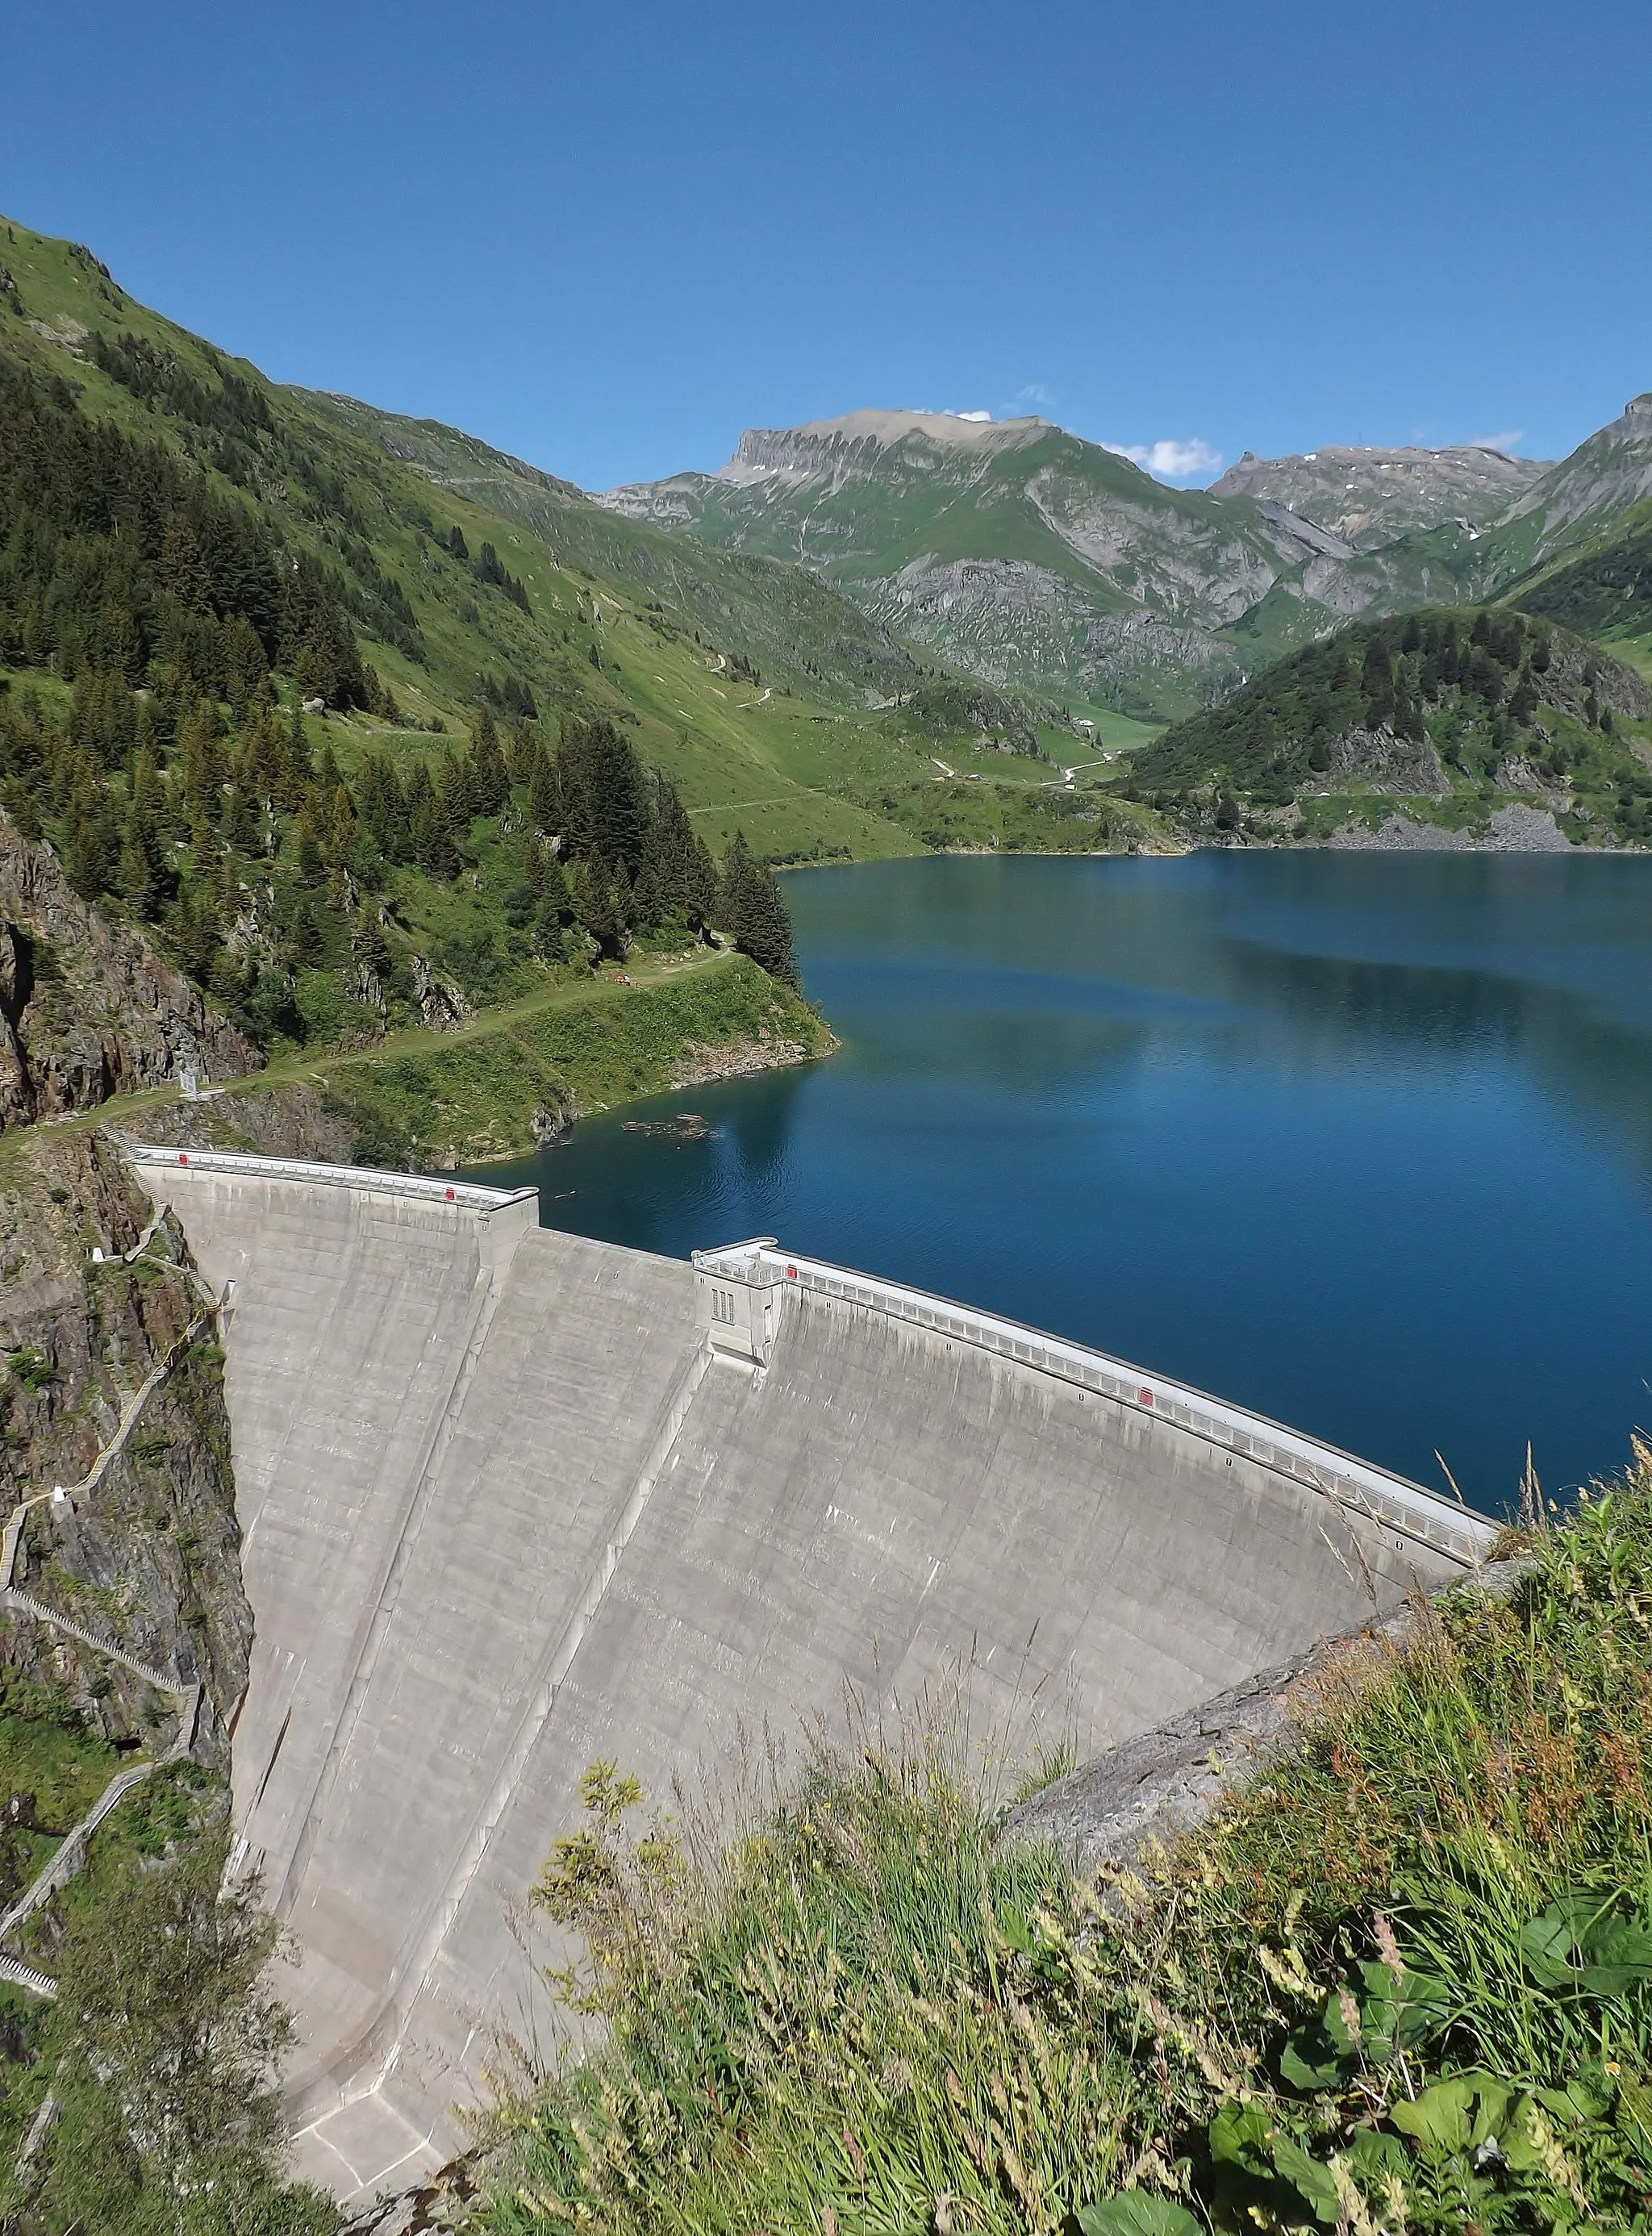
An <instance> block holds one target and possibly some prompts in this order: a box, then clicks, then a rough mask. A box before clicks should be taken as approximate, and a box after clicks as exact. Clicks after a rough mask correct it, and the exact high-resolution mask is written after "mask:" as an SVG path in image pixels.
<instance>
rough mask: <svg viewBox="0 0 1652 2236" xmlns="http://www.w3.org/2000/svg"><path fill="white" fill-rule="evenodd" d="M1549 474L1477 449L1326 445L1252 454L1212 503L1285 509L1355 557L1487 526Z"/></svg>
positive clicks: (1216, 486) (1542, 466) (1218, 486)
mask: <svg viewBox="0 0 1652 2236" xmlns="http://www.w3.org/2000/svg"><path fill="white" fill-rule="evenodd" d="M1549 471H1550V468H1549V466H1548V464H1546V463H1544V462H1543V460H1540V459H1533V458H1514V457H1509V456H1508V455H1507V454H1506V453H1505V452H1504V451H1502V450H1487V449H1485V448H1484V446H1482V445H1479V444H1464V445H1462V446H1460V447H1458V448H1457V449H1455V450H1412V449H1405V450H1376V449H1372V448H1369V447H1359V448H1351V447H1349V446H1348V445H1346V444H1327V445H1326V448H1325V449H1324V450H1306V451H1304V452H1303V453H1302V454H1301V455H1300V457H1285V458H1259V457H1255V456H1254V454H1253V453H1252V452H1251V451H1249V450H1247V451H1246V453H1245V455H1244V457H1242V458H1241V460H1240V461H1239V464H1237V465H1235V466H1229V467H1228V469H1227V472H1226V473H1225V474H1224V475H1223V476H1222V477H1221V480H1220V481H1218V482H1214V483H1212V484H1211V491H1210V493H1211V495H1212V496H1213V497H1256V498H1259V499H1260V500H1263V501H1265V502H1271V503H1278V504H1281V505H1283V506H1285V507H1287V509H1288V510H1290V511H1291V512H1293V513H1294V514H1296V515H1297V516H1299V517H1300V518H1301V519H1304V520H1307V521H1312V522H1314V523H1317V524H1318V525H1319V526H1320V528H1326V529H1331V530H1332V532H1333V534H1334V535H1335V536H1338V537H1339V539H1340V540H1341V541H1342V542H1344V543H1346V544H1347V545H1349V546H1350V547H1351V548H1352V549H1354V550H1357V551H1374V550H1376V549H1379V547H1380V546H1381V545H1382V544H1385V543H1393V542H1395V541H1396V540H1397V539H1398V538H1399V536H1410V535H1412V534H1413V533H1414V532H1415V531H1416V530H1418V529H1429V528H1438V527H1440V526H1441V525H1442V524H1443V523H1445V522H1446V521H1451V520H1462V521H1466V522H1467V523H1469V524H1470V525H1471V526H1472V527H1475V528H1489V527H1491V525H1492V524H1493V523H1495V522H1497V521H1499V520H1501V519H1503V518H1504V516H1505V514H1507V513H1508V512H1509V511H1510V510H1512V509H1513V508H1514V507H1515V506H1516V505H1517V504H1518V503H1519V502H1520V501H1521V499H1522V498H1523V497H1524V496H1525V495H1526V494H1527V492H1528V491H1529V490H1530V489H1532V488H1533V487H1534V486H1535V484H1536V483H1537V482H1539V481H1540V480H1541V479H1542V478H1543V475H1544V474H1546V473H1548V472H1549Z"/></svg>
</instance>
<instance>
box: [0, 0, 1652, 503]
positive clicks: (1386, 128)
mask: <svg viewBox="0 0 1652 2236" xmlns="http://www.w3.org/2000/svg"><path fill="white" fill-rule="evenodd" d="M5 25H6V27H5V30H4V33H3V66H0V117H3V123H0V207H3V208H4V210H5V211H6V212H7V214H10V215H12V216H15V217H17V218H20V219H22V220H23V221H24V222H25V223H27V224H29V225H31V226H35V227H38V228H40V229H41V230H43V231H45V232H49V233H63V234H68V235H69V236H70V237H71V238H74V239H77V240H85V241H86V242H88V243H89V244H90V246H91V247H93V248H94V249H95V251H96V252H97V253H98V254H99V255H101V256H102V258H103V259H104V260H105V261H106V262H108V263H109V265H110V266H111V267H112V268H113V269H114V271H115V275H116V277H117V278H118V279H121V280H122V282H123V284H124V285H126V286H128V287H129V288H130V289H131V290H132V291H133V292H134V293H136V294H137V295H139V296H140V297H141V298H142V299H144V300H146V301H148V302H149V303H151V304H153V305H154V306H155V307H156V308H157V309H160V310H162V311H165V312H168V314H169V315H170V316H172V317H174V318H175V319H180V320H181V321H182V322H183V323H184V324H185V325H187V326H192V327H194V328H195V329H196V330H197V331H199V332H203V333H205V334H207V335H209V336H210V337H211V338H212V339H214V340H215V341H217V342H219V343H220V344H221V345H224V346H225V347H227V348H229V349H231V350H233V351H235V352H240V353H241V354H243V355H245V356H247V357H250V358H253V359H254V360H255V361H256V362H257V363H258V364H259V365H261V366H262V367H263V368H264V369H265V370H266V371H267V372H269V373H271V374H272V375H273V376H275V377H276V378H281V379H287V380H295V381H301V382H304V383H306V384H308V385H313V386H316V387H323V388H332V389H341V390H346V391H351V392H352V393H354V394H356V395H359V396H363V397H366V398H371V399H372V401H374V402H375V403H378V404H385V405H389V406H392V407H393V408H395V409H398V410H400V411H411V412H417V413H423V414H430V415H431V416H433V417H435V418H441V419H445V420H449V421H451V422H453V423H455V424H458V425H460V426H463V427H466V428H469V429H471V430H472V431H474V432H476V433H477V434H480V435H482V436H484V437H486V438H487V439H489V440H490V441H491V442H494V443H496V444H500V445H501V446H502V447H503V448H505V449H507V450H514V451H517V452H518V453H519V454H521V455H522V456H523V457H528V458H530V459H532V460H533V461H534V462H535V463H536V464H541V465H543V466H546V467H549V468H550V469H551V470H553V471H556V472H558V473H563V474H566V475H567V476H569V477H570V478H572V479H573V480H576V481H578V482H580V483H583V484H584V485H586V486H587V487H595V488H601V487H606V486H608V485H609V484H610V483H615V482H617V481H622V480H632V479H638V478H642V477H652V476H655V475H658V474H662V473H667V472H670V471H672V470H674V469H675V468H677V467H680V466H687V465H694V466H712V465H714V464H718V463H719V462H720V461H721V459H722V458H723V457H726V456H727V453H728V452H729V450H731V449H732V448H733V446H734V441H735V439H736V437H738V435H739V432H740V429H741V427H743V426H747V425H760V426H777V425H787V424H792V423H793V422H795V421H798V420H802V419H807V418H817V417H824V416H827V415H830V414H833V413H836V412H839V411H847V410H851V409H852V408H854V407H855V406H857V405H859V404H883V405H888V404H896V405H918V406H920V407H925V408H930V409H937V408H940V409H947V408H950V409H954V410H960V411H968V410H975V411H991V412H993V413H994V415H995V416H997V415H1002V414H1004V413H1005V412H1009V411H1016V410H1022V411H1025V410H1029V409H1030V410H1037V411H1043V412H1044V413H1046V414H1047V415H1048V416H1049V417H1050V418H1056V419H1058V420H1059V421H1061V422H1062V424H1063V425H1066V426H1070V427H1071V428H1073V429H1075V430H1076V431H1077V432H1079V433H1081V434H1083V435H1086V436H1089V437H1092V438H1094V439H1096V440H1098V441H1108V442H1113V443H1116V444H1136V445H1149V444H1155V443H1168V444H1192V443H1194V442H1195V441H1196V442H1199V443H1202V444H1206V445H1208V446H1209V448H1210V450H1213V451H1215V452H1220V453H1221V456H1222V457H1226V458H1227V459H1232V458H1234V457H1237V456H1238V455H1239V453H1240V451H1241V450H1243V449H1245V448H1246V447H1247V446H1248V447H1249V448H1251V449H1253V450H1258V451H1260V452H1261V453H1263V454H1264V455H1268V454H1273V453H1276V452H1279V451H1281V450H1302V449H1311V448H1313V447H1314V446H1315V445H1316V444H1320V443H1322V442H1333V441H1339V440H1340V441H1347V442H1370V443H1401V442H1422V443H1447V442H1455V441H1464V440H1468V439H1483V438H1487V437H1503V438H1504V439H1505V440H1506V441H1507V442H1508V443H1510V444H1516V445H1517V446H1518V447H1519V448H1521V449H1523V450H1525V451H1526V452H1527V453H1528V454H1530V455H1533V456H1556V455H1558V454H1561V453H1563V452H1564V451H1565V450H1569V449H1570V447H1571V446H1572V444H1575V443H1576V442H1577V441H1578V440H1580V439H1581V437H1583V435H1585V434H1587V433H1588V432H1589V431H1590V430H1591V429H1592V428H1594V427H1596V425H1598V424H1601V423H1602V422H1603V421H1604V420H1606V419H1608V418H1612V417H1613V416H1615V415H1616V412H1617V411H1618V410H1619V409H1620V408H1621V406H1622V404H1623V402H1624V400H1625V398H1627V397H1629V396H1630V395H1632V394H1634V393H1636V392H1637V391H1641V390H1642V389H1646V388H1649V387H1652V284H1649V282H1652V270H1649V263H1652V255H1649V250H1652V221H1649V194H1648V187H1647V174H1646V156H1647V148H1648V141H1649V129H1652V7H1649V6H1648V4H1647V0H1568V4H1567V5H1565V6H1564V7H1563V6H1561V5H1560V4H1559V0H1544V4H1541V5H1540V4H1537V0H1428V4H1421V0H1391V4H1390V5H1388V6H1387V7H1384V8H1378V7H1374V6H1371V5H1362V6H1357V7H1356V6H1353V5H1350V4H1347V0H1319V4H1307V0H1250V4H1249V5H1237V4H1234V0H1220V4H1211V0H1168V4H1160V5H1157V6H1149V5H1145V4H1142V0H1137V4H1135V5H1133V6H1129V7H1123V6H1120V5H1117V4H1116V0H1046V4H1044V5H1043V6H1041V7H1028V6H1023V7H1019V8H1012V7H1003V6H1000V7H994V8H987V7H984V6H983V5H980V4H979V0H955V4H953V5H951V6H950V7H942V6H939V5H932V4H929V0H917V4H909V0H881V4H877V5H868V4H866V0H833V4H832V5H831V6H819V5H816V6H811V7H808V8H804V7H798V6H792V7H787V6H785V5H779V6H777V5H776V4H774V0H769V4H767V5H765V6H759V5H757V4H754V0H697V4H688V0H678V4H674V5H666V4H647V0H606V4H602V3H601V0H599V4H590V5H583V6H573V5H569V4H566V0H541V4H538V5H530V4H525V0H512V4H486V0H483V4H473V5H471V6H470V7H465V8H460V7H455V6H453V5H451V4H450V5H448V6H444V7H437V6H434V5H431V4H430V0H399V4H398V5H396V6H394V7H392V6H388V5H374V4H352V0H336V4H332V5H329V6H322V5H319V4H316V0H286V4H279V0H278V4H274V5H266V6H264V7H261V8H257V9H251V8H240V7H234V6H231V7H225V6H223V5H222V4H221V0H220V4H216V5H214V6H211V7H208V6H206V5H203V4H201V0H187V4H177V5H172V4H168V0H161V4H160V5H159V6H158V7H151V8H134V7H131V6H130V5H121V6H115V5H113V4H109V3H108V0H10V4H9V6H8V7H7V9H6V16H5ZM1204 478H1208V475H1206V476H1204Z"/></svg>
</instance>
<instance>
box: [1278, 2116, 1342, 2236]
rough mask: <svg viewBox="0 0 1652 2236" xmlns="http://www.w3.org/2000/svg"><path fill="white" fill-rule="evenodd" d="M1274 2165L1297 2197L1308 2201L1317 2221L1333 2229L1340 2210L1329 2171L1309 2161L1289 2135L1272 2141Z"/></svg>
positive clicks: (1316, 2162)
mask: <svg viewBox="0 0 1652 2236" xmlns="http://www.w3.org/2000/svg"><path fill="white" fill-rule="evenodd" d="M1273 2148H1274V2165H1275V2167H1277V2168H1278V2169H1279V2171H1280V2174H1282V2175H1283V2176H1284V2178H1285V2180H1287V2181H1288V2182H1289V2183H1290V2185H1291V2187H1292V2188H1293V2190H1295V2192H1296V2193H1297V2194H1298V2196H1299V2197H1302V2198H1305V2199H1306V2200H1307V2204H1308V2208H1309V2210H1310V2211H1311V2212H1312V2213H1313V2217H1314V2219H1315V2220H1322V2221H1324V2222H1325V2224H1326V2226H1327V2227H1331V2228H1334V2227H1335V2226H1336V2224H1337V2221H1338V2220H1339V2218H1340V2217H1341V2212H1342V2208H1341V2206H1340V2204H1339V2202H1338V2199H1337V2186H1336V2184H1335V2182H1334V2181H1333V2180H1332V2179H1331V2169H1330V2168H1329V2167H1325V2166H1321V2165H1320V2161H1319V2160H1318V2159H1313V2158H1310V2157H1309V2156H1308V2154H1307V2153H1306V2151H1305V2150H1304V2149H1303V2148H1302V2146H1301V2145H1300V2143H1296V2142H1293V2141H1292V2140H1291V2138H1290V2137H1289V2136H1288V2135H1275V2136H1274V2146H1273Z"/></svg>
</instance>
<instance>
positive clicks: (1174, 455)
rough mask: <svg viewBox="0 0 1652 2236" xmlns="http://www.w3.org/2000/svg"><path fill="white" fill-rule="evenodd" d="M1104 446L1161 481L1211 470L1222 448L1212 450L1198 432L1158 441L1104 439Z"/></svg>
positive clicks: (1218, 465) (1216, 466)
mask: <svg viewBox="0 0 1652 2236" xmlns="http://www.w3.org/2000/svg"><path fill="white" fill-rule="evenodd" d="M1102 450H1112V451H1115V452H1116V454H1117V455H1118V457H1121V458H1129V460H1131V462H1132V463H1133V464H1135V465H1138V466H1145V467H1146V468H1147V470H1148V471H1149V473H1150V474H1152V475H1154V476H1155V477H1156V478H1157V479H1158V480H1160V481H1163V482H1181V481H1186V480H1187V479H1188V477H1189V476H1190V475H1193V474H1214V473H1216V472H1219V471H1220V470H1221V451H1220V450H1213V449H1212V448H1211V446H1210V444H1208V443H1207V442H1206V441H1205V439H1204V437H1202V436H1201V435H1192V436H1189V437H1188V439H1187V440H1186V441H1185V442H1178V441H1177V440H1176V439H1175V437H1166V438H1164V439H1163V440H1162V441H1160V442H1157V443H1103V444H1102Z"/></svg>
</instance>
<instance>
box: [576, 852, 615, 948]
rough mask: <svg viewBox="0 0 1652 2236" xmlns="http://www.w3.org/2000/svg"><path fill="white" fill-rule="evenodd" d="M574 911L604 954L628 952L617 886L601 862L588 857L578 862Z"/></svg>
mask: <svg viewBox="0 0 1652 2236" xmlns="http://www.w3.org/2000/svg"><path fill="white" fill-rule="evenodd" d="M572 897H573V903H574V914H575V916H576V918H577V919H578V921H579V923H580V924H582V925H583V927H584V929H585V930H586V931H588V932H589V934H590V936H591V937H592V938H593V939H594V940H595V941H596V944H597V947H598V948H599V949H600V950H601V951H602V954H604V955H607V956H613V957H619V956H622V955H623V954H624V952H625V929H624V926H623V924H622V923H621V920H620V915H619V911H618V910H617V909H616V908H615V904H614V890H613V887H612V885H610V883H609V877H608V872H607V871H605V870H604V869H603V867H602V864H601V862H597V861H591V860H589V859H588V860H585V861H582V862H581V863H579V864H578V865H577V866H576V870H575V872H574V881H573V896H572Z"/></svg>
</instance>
